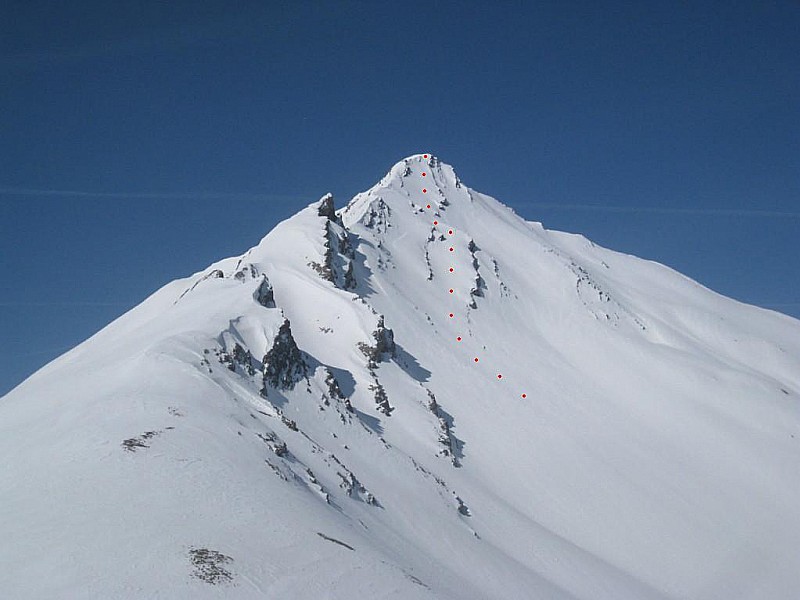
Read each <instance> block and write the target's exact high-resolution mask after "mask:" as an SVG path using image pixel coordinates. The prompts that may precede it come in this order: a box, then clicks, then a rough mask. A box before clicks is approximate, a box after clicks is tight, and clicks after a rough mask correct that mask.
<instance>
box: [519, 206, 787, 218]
mask: <svg viewBox="0 0 800 600" xmlns="http://www.w3.org/2000/svg"><path fill="white" fill-rule="evenodd" d="M515 204H516V205H518V206H528V207H532V208H547V209H555V210H559V209H560V210H587V211H596V212H615V213H656V214H665V215H700V216H703V215H707V216H715V217H718V216H729V217H783V218H790V219H791V218H794V219H798V218H800V212H789V211H781V210H757V209H750V208H669V207H658V206H609V205H595V204H557V203H555V202H544V203H543V202H516V203H515Z"/></svg>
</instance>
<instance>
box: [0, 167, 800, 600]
mask: <svg viewBox="0 0 800 600" xmlns="http://www.w3.org/2000/svg"><path fill="white" fill-rule="evenodd" d="M798 392H800V323H799V322H798V321H796V320H793V319H791V318H788V317H785V316H783V315H780V314H777V313H773V312H770V311H765V310H762V309H759V308H755V307H752V306H747V305H743V304H740V303H738V302H735V301H733V300H730V299H727V298H724V297H722V296H719V295H718V294H715V293H714V292H712V291H710V290H708V289H706V288H703V287H702V286H700V285H699V284H697V283H695V282H693V281H691V280H690V279H687V278H686V277H683V276H681V275H680V274H678V273H676V272H674V271H672V270H670V269H668V268H666V267H664V266H662V265H659V264H656V263H653V262H649V261H645V260H641V259H638V258H635V257H632V256H627V255H623V254H619V253H616V252H613V251H610V250H606V249H604V248H600V247H597V246H595V245H594V244H592V243H591V242H589V241H588V240H586V239H585V238H583V237H581V236H577V235H570V234H564V233H558V232H553V231H548V230H546V229H544V228H543V227H542V226H541V225H540V224H538V223H531V222H526V221H524V220H523V219H521V218H519V217H518V216H517V215H515V214H514V213H513V211H511V210H510V209H509V208H507V207H505V206H503V205H502V204H500V203H499V202H497V201H496V200H494V199H492V198H490V197H488V196H485V195H483V194H480V193H478V192H476V191H474V190H471V189H470V188H468V187H466V186H465V185H464V184H463V183H461V181H460V180H459V179H458V177H457V176H456V175H455V173H454V172H453V169H452V168H451V167H450V166H448V165H446V164H444V163H441V162H440V161H439V160H438V159H436V158H435V157H433V156H430V155H415V156H412V157H409V158H407V159H405V160H403V161H401V162H399V163H398V164H396V165H395V166H394V167H392V169H391V170H390V172H389V173H388V174H387V175H386V176H385V177H384V178H383V179H382V180H381V181H380V182H379V183H378V184H377V185H376V186H375V187H373V188H372V189H370V190H369V191H367V192H364V193H361V194H359V195H357V196H356V197H355V198H353V199H352V201H351V202H350V203H349V204H347V206H345V207H344V208H342V209H341V210H338V211H337V210H335V207H334V204H333V199H332V197H331V196H330V195H327V196H325V197H323V198H322V199H321V200H320V201H318V202H315V203H313V204H311V205H310V206H309V207H308V208H306V209H304V210H302V211H301V212H299V213H298V214H297V215H295V216H294V217H292V218H290V219H288V220H287V221H285V222H283V223H281V224H279V225H278V226H277V227H276V228H275V229H274V230H273V231H271V232H270V233H269V234H268V235H267V236H266V237H265V238H264V239H263V240H262V241H261V243H259V244H258V245H257V246H255V247H254V248H252V249H250V250H249V251H247V252H246V253H245V254H243V255H242V256H240V257H234V258H228V259H224V260H222V261H219V262H218V263H215V264H213V265H211V266H209V267H208V268H207V269H205V270H204V271H202V272H200V273H197V274H195V275H193V276H191V277H189V278H186V279H181V280H177V281H174V282H172V283H170V284H168V285H166V286H165V287H164V288H162V289H161V290H159V291H158V292H156V293H155V294H153V295H152V296H151V297H150V298H148V299H147V300H146V301H145V302H144V303H142V304H141V305H140V306H138V307H136V308H135V309H133V310H131V311H130V312H129V313H127V314H126V315H124V316H122V317H121V318H120V319H118V320H116V321H115V322H113V323H111V324H110V325H109V326H107V327H106V328H105V329H103V330H102V331H100V332H99V333H98V334H96V335H95V336H93V337H92V338H90V339H89V340H87V341H86V342H84V343H83V344H81V345H80V346H78V347H77V348H75V349H74V350H72V351H70V352H68V353H67V354H65V355H64V356H62V357H60V358H59V359H57V360H55V361H53V362H52V363H51V364H49V365H48V366H46V367H45V368H43V369H42V370H40V371H39V372H38V373H36V374H35V375H34V376H32V377H31V378H30V379H28V380H27V381H25V382H24V383H23V384H21V385H20V386H19V387H18V388H16V389H15V390H13V391H12V392H11V393H9V394H8V395H7V396H5V397H4V398H2V399H0V456H2V457H3V459H2V461H3V462H2V465H3V466H2V469H0V539H2V540H3V542H2V543H0V567H2V568H0V591H2V595H3V596H5V597H9V598H46V597H47V598H55V597H57V598H109V597H120V598H122V597H126V598H152V597H169V598H219V597H225V598H265V597H266V598H272V597H287V598H320V597H328V598H349V597H352V596H353V595H355V594H359V595H366V594H369V595H370V596H374V597H379V598H398V599H401V598H402V599H409V598H453V599H455V598H458V599H472V598H475V599H479V598H480V599H484V598H493V599H494V598H498V599H504V598H509V599H519V598H548V599H554V598H556V599H557V598H565V599H566V598H570V599H574V598H580V599H587V600H589V599H591V600H596V599H601V598H609V599H611V598H613V599H615V600H617V599H632V600H634V599H635V600H642V599H650V598H652V599H665V598H670V599H672V598H674V599H678V598H681V599H682V598H698V599H699V598H703V599H713V598H719V599H725V600H728V599H729V598H732V597H736V598H753V599H756V598H758V599H761V598H794V597H800V576H798V573H800V555H798V553H797V552H796V547H797V545H798V542H800V519H798V518H797V517H798V510H797V505H798V498H800V474H798V469H797V465H798V464H800V445H799V444H800V408H799V405H798Z"/></svg>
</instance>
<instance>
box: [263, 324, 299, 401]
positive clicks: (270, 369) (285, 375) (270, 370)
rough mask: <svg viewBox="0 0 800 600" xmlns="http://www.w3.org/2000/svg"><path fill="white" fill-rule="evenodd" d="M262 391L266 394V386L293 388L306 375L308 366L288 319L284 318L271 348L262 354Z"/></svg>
mask: <svg viewBox="0 0 800 600" xmlns="http://www.w3.org/2000/svg"><path fill="white" fill-rule="evenodd" d="M262 362H263V365H264V370H263V382H264V387H263V389H262V393H264V394H265V395H266V388H267V386H268V385H269V386H272V387H274V388H277V389H281V390H291V389H294V386H295V384H296V383H297V382H298V381H300V379H303V378H304V377H307V375H308V366H307V365H306V363H305V360H303V355H302V353H301V352H300V349H299V348H298V347H297V343H296V342H295V340H294V337H293V336H292V328H291V326H290V325H289V320H288V319H284V321H283V324H282V325H281V327H280V329H279V330H278V335H276V336H275V340H274V341H273V343H272V348H270V349H269V351H268V352H267V353H266V354H265V355H264V360H263V361H262Z"/></svg>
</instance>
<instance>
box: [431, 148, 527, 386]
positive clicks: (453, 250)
mask: <svg viewBox="0 0 800 600" xmlns="http://www.w3.org/2000/svg"><path fill="white" fill-rule="evenodd" d="M422 156H423V158H428V155H427V154H423V155H422ZM422 176H423V177H427V173H426V172H425V171H423V172H422ZM427 192H428V190H427V189H426V188H422V193H423V194H426V193H427ZM425 207H426V208H431V205H430V204H427V205H426V206H425ZM433 225H434V226H438V225H439V221H437V220H434V221H433ZM454 233H455V232H454V231H453V230H452V229H448V230H447V234H448V235H454ZM449 251H450V252H455V251H456V249H455V247H454V246H450V248H449ZM449 271H450V273H454V272H455V269H454V268H453V267H450V269H449ZM448 292H449V293H450V294H454V293H455V290H454V289H453V288H450V289H449V290H448ZM448 317H450V318H451V319H453V318H455V314H454V313H448ZM461 340H462V337H461V336H460V335H459V336H456V342H460V341H461ZM472 361H473V362H475V363H478V362H479V359H478V357H477V356H476V357H475V358H473V359H472ZM497 379H498V380H502V379H503V374H502V373H498V374H497ZM521 397H522V398H527V397H528V394H526V393H524V392H523V393H522V394H521Z"/></svg>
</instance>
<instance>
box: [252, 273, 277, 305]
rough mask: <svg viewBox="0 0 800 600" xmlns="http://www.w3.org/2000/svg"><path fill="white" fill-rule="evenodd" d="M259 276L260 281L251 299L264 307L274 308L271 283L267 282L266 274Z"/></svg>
mask: <svg viewBox="0 0 800 600" xmlns="http://www.w3.org/2000/svg"><path fill="white" fill-rule="evenodd" d="M261 277H262V279H261V283H260V284H259V285H258V287H257V288H256V291H255V294H253V299H255V301H256V302H258V303H259V304H260V305H261V306H263V307H264V308H275V294H274V292H273V290H272V284H271V283H270V282H269V279H267V276H266V275H262V276H261Z"/></svg>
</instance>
